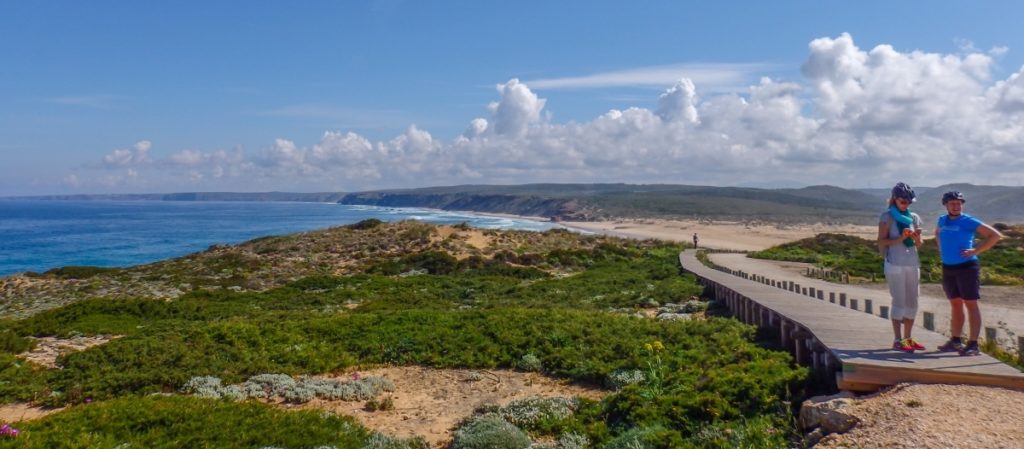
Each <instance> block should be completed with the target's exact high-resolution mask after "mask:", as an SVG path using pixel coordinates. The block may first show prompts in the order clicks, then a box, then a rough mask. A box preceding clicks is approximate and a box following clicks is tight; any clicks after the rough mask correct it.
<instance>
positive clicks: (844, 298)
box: [832, 293, 846, 303]
mask: <svg viewBox="0 0 1024 449" xmlns="http://www.w3.org/2000/svg"><path fill="white" fill-rule="evenodd" d="M832 302H835V301H832ZM839 302H840V303H845V302H846V293H840V294H839Z"/></svg>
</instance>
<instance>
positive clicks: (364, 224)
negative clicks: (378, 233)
mask: <svg viewBox="0 0 1024 449" xmlns="http://www.w3.org/2000/svg"><path fill="white" fill-rule="evenodd" d="M382 224H384V222H383V221H380V220H378V219H376V218H367V219H366V220H362V221H359V222H356V223H352V224H350V225H347V226H345V227H346V228H348V229H351V230H354V231H365V230H367V229H373V228H376V227H377V226H380V225H382Z"/></svg>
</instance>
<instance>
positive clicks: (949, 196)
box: [942, 190, 967, 206]
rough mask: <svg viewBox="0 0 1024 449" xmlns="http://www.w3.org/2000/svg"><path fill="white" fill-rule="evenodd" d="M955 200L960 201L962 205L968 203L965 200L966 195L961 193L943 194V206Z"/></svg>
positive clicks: (951, 191) (953, 191)
mask: <svg viewBox="0 0 1024 449" xmlns="http://www.w3.org/2000/svg"><path fill="white" fill-rule="evenodd" d="M953 200H960V202H961V203H966V202H967V200H966V199H964V194H962V193H960V192H959V191H957V190H950V191H948V192H946V193H943V194H942V205H943V206H945V205H946V203H948V202H950V201H953Z"/></svg>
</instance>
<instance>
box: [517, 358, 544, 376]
mask: <svg viewBox="0 0 1024 449" xmlns="http://www.w3.org/2000/svg"><path fill="white" fill-rule="evenodd" d="M516 368H519V369H521V370H523V371H533V372H540V371H543V369H544V365H543V364H542V363H541V361H540V358H538V357H537V356H535V355H533V354H526V355H524V356H523V357H522V358H520V359H519V362H518V363H516Z"/></svg>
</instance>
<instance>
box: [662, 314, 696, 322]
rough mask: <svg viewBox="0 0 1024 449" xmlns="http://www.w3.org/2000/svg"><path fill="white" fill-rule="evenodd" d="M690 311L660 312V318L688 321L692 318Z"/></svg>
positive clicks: (663, 319)
mask: <svg viewBox="0 0 1024 449" xmlns="http://www.w3.org/2000/svg"><path fill="white" fill-rule="evenodd" d="M691 318H692V316H691V315H690V314H689V313H659V314H658V319H659V320H662V321H686V320H689V319H691Z"/></svg>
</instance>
